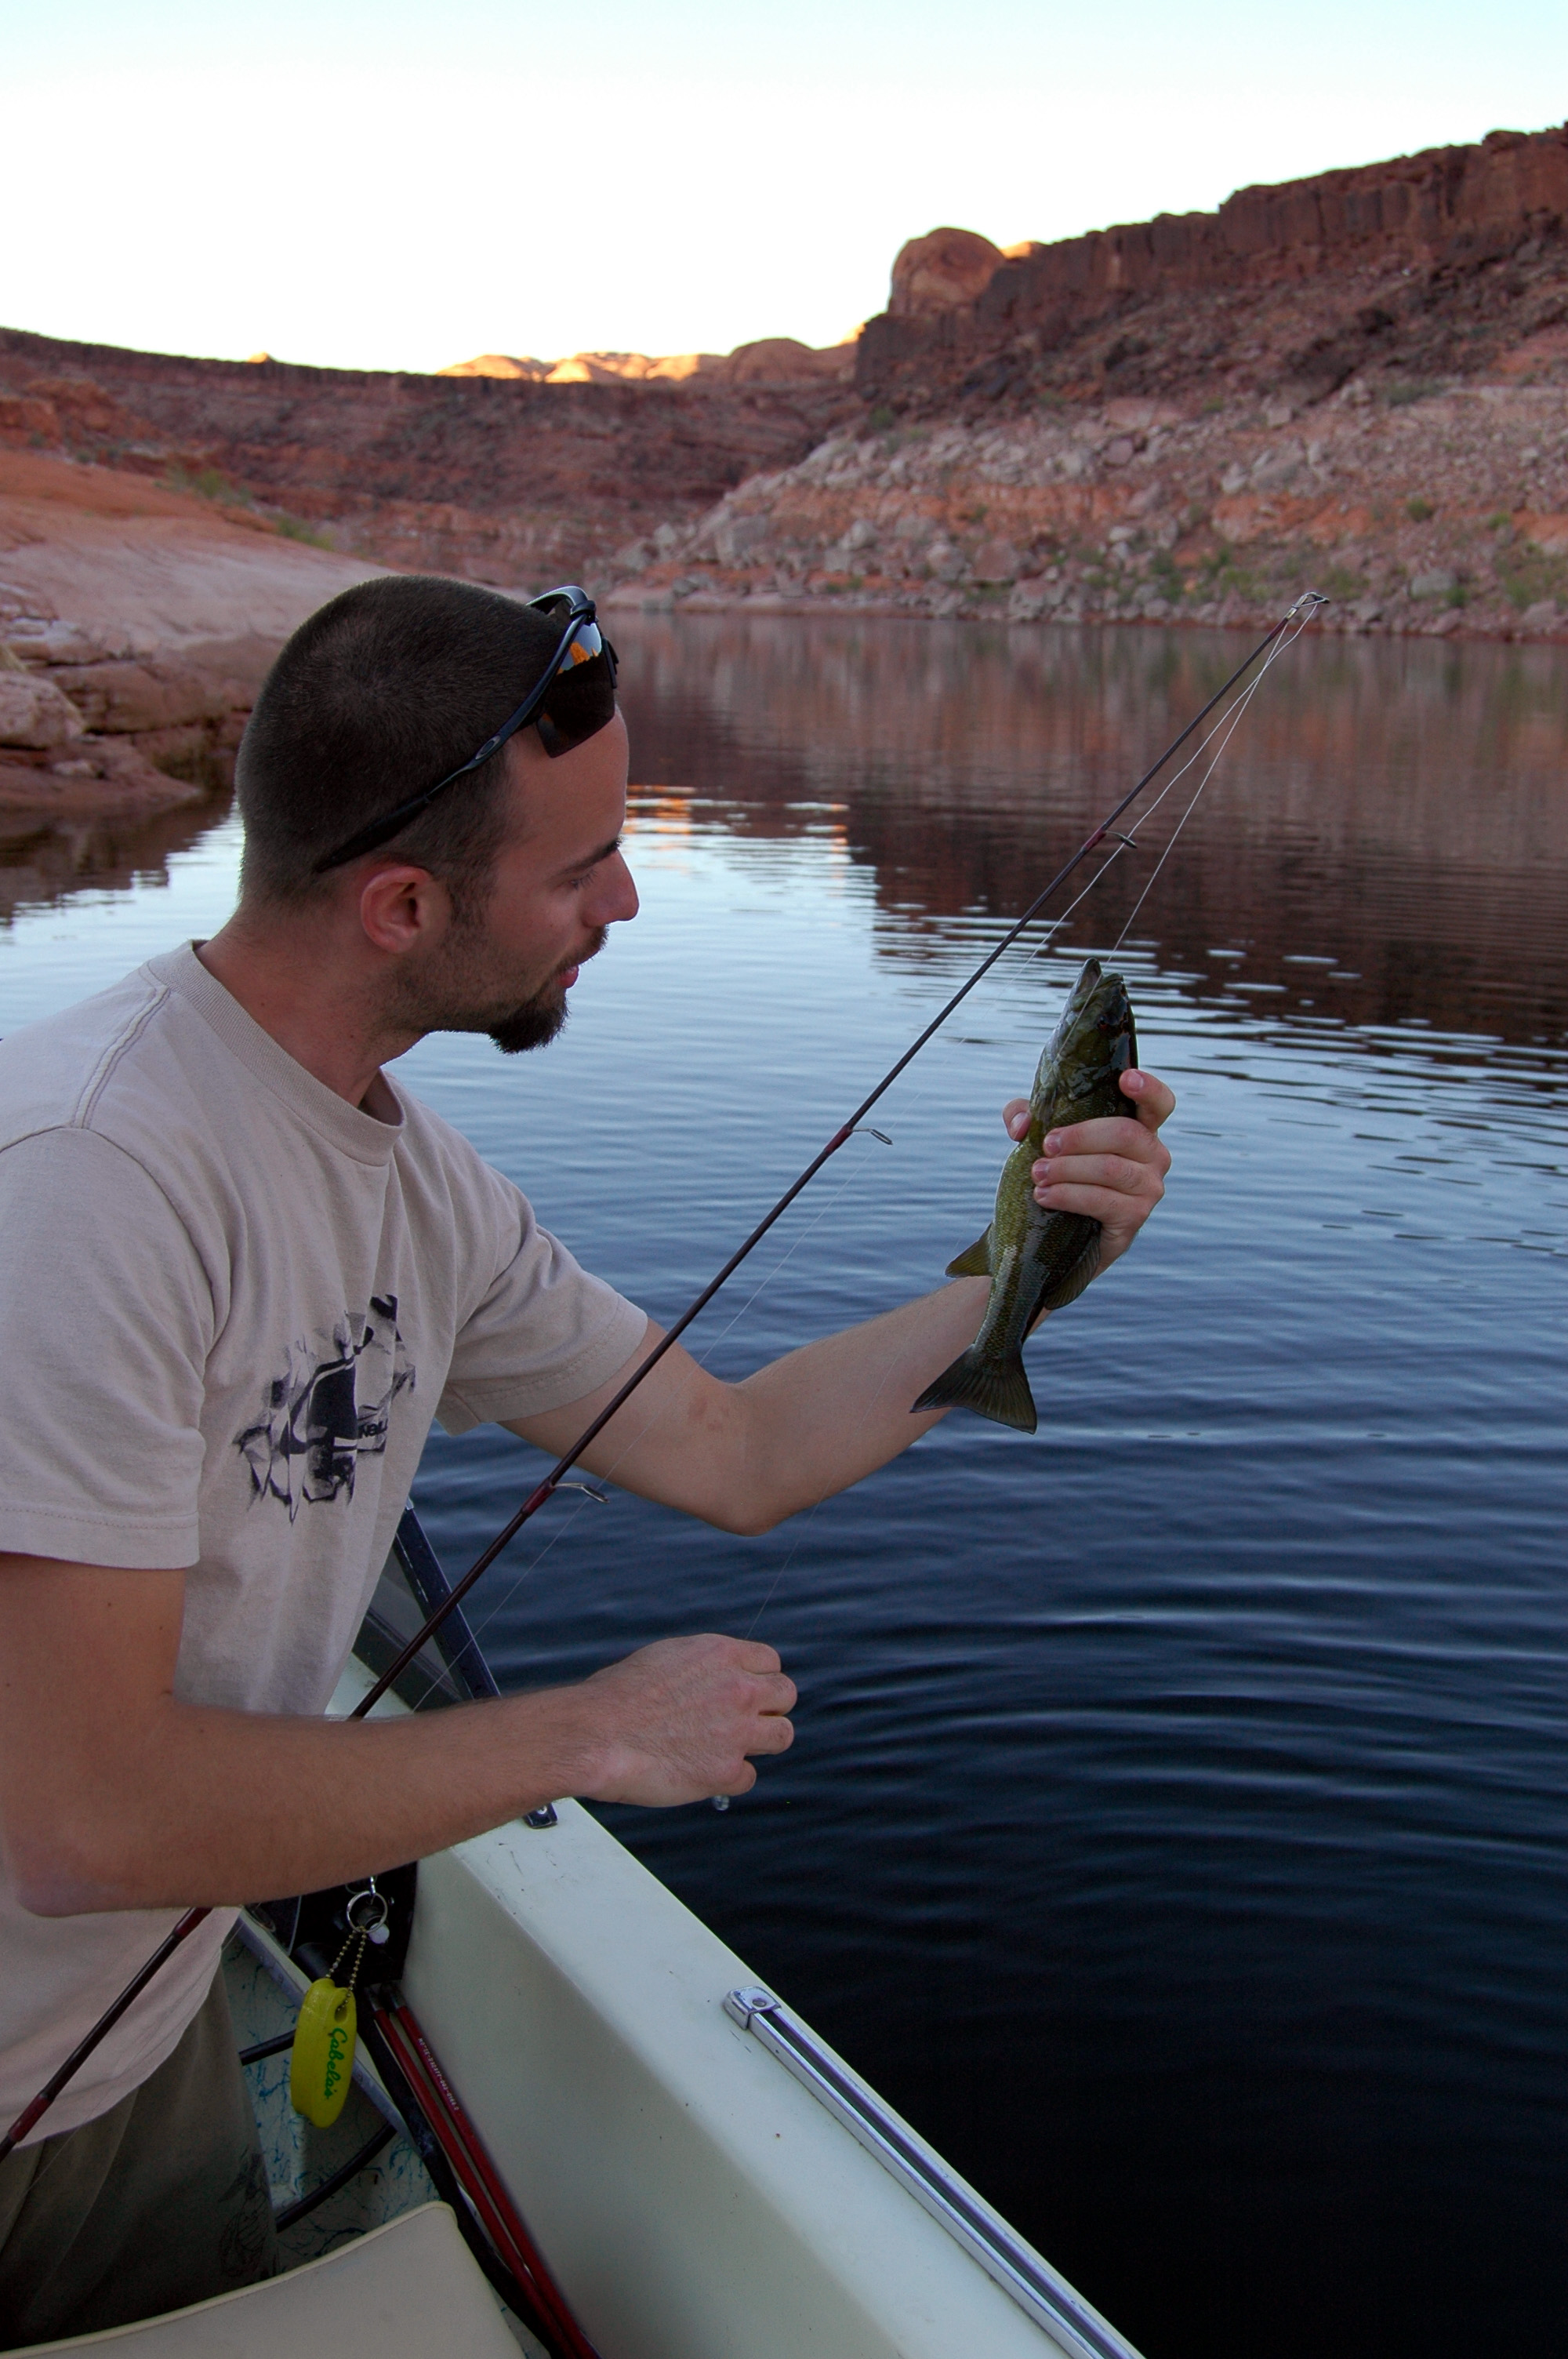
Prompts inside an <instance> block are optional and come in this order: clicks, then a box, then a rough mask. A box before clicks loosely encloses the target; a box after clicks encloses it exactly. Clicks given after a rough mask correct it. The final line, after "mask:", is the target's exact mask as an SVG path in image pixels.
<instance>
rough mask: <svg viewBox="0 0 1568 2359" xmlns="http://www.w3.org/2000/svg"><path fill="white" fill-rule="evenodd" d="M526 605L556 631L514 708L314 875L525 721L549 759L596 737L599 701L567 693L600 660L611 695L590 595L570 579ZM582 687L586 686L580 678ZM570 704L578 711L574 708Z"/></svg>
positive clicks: (405, 817)
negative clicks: (473, 750) (476, 745)
mask: <svg viewBox="0 0 1568 2359" xmlns="http://www.w3.org/2000/svg"><path fill="white" fill-rule="evenodd" d="M527 603H528V604H529V605H530V606H531V607H532V608H533V610H534V612H535V614H549V615H551V616H558V617H559V620H560V624H561V636H560V637H559V639H558V640H557V643H556V649H555V653H554V654H553V655H552V656H551V658H550V659H549V662H548V663H547V664H546V666H545V669H544V670H543V672H542V673H541V674H540V676H539V678H538V679H536V680H535V683H534V686H533V687H532V688H531V689H530V690H528V693H527V695H526V696H525V697H524V700H523V701H522V703H521V704H520V705H519V706H518V707H517V710H516V712H514V713H513V714H511V716H510V717H509V718H508V719H507V720H505V721H503V723H502V724H501V726H500V728H499V729H498V730H496V732H495V733H494V734H493V736H490V737H487V738H486V739H485V741H484V744H483V745H481V747H480V749H479V751H478V753H477V754H473V755H470V757H469V759H468V760H467V761H466V762H462V763H460V764H459V766H458V767H457V768H456V769H455V770H449V771H448V773H447V775H446V777H444V778H438V779H437V781H436V783H435V785H434V786H433V787H427V788H425V790H424V792H423V793H422V794H417V795H411V796H410V797H409V799H408V800H407V801H406V803H399V804H398V806H397V808H396V810H390V811H388V812H387V813H386V814H385V816H384V818H381V819H377V820H372V821H371V823H370V825H369V826H368V827H362V828H361V829H360V830H359V832H358V833H357V834H355V835H351V836H350V837H349V838H348V840H347V842H346V843H340V844H338V845H336V846H335V847H334V848H333V850H332V851H330V852H328V853H323V854H322V856H321V858H320V859H319V860H318V861H317V863H316V864H315V868H314V871H313V873H314V874H315V875H318V876H324V875H326V874H327V872H328V870H329V869H331V868H341V867H342V866H343V864H345V862H347V861H350V860H358V859H360V858H361V856H362V854H363V853H367V852H376V851H379V850H380V848H381V846H382V845H383V844H384V843H391V841H392V839H393V837H394V836H395V835H401V834H402V832H403V830H404V829H405V828H406V826H407V825H408V823H409V821H411V820H416V819H417V818H418V817H419V815H420V813H421V811H425V810H428V809H429V807H430V805H431V804H432V803H433V802H434V801H435V799H436V797H437V796H438V795H443V794H445V793H446V791H447V788H449V787H453V786H456V784H457V782H458V780H459V779H460V778H466V777H469V776H470V773H471V772H473V771H475V770H480V769H482V768H483V767H484V765H485V764H486V763H487V762H488V761H491V760H492V759H493V757H494V756H496V755H497V754H499V753H500V751H501V749H502V747H503V745H505V743H506V741H507V739H508V738H509V737H515V735H516V734H517V732H518V731H519V730H520V729H526V728H527V726H528V724H529V723H530V722H532V723H533V724H534V726H535V729H536V730H537V732H538V736H539V743H540V744H541V745H543V747H544V749H545V751H546V754H547V755H548V756H550V759H551V760H552V761H555V760H557V759H558V758H559V756H561V755H562V754H569V753H570V752H571V750H572V748H573V746H574V745H583V744H585V743H586V741H587V740H588V739H589V737H593V736H597V735H598V734H599V732H600V729H602V728H604V727H605V725H606V723H607V722H608V720H609V717H610V716H609V715H608V714H607V713H606V712H604V711H603V710H602V701H601V699H600V698H598V697H583V696H582V695H581V694H580V691H579V693H576V694H574V693H573V688H574V687H575V686H576V684H577V681H578V679H579V667H581V666H582V665H585V664H591V663H601V664H602V665H603V666H604V667H605V669H606V671H607V672H608V675H609V678H608V686H609V689H610V691H611V695H613V694H614V690H615V669H616V667H615V650H614V648H613V647H611V644H610V641H609V640H608V639H607V638H606V637H605V636H604V634H603V632H602V631H601V630H600V627H599V625H598V623H597V622H596V620H595V619H594V611H595V610H594V603H593V600H592V599H591V598H590V597H589V594H588V592H587V591H586V590H579V588H578V587H577V585H576V584H575V583H572V582H568V583H567V584H566V585H565V586H564V587H563V588H561V589H559V590H546V592H544V594H543V596H542V597H538V598H530V599H529V600H528V602H527ZM600 677H601V678H602V675H600ZM568 683H569V684H570V685H568ZM582 685H583V686H586V685H587V682H586V678H584V679H583V680H582ZM563 689H564V690H565V693H563V692H562V691H563ZM553 701H554V702H556V703H557V709H556V710H555V711H554V712H552V711H551V709H550V708H551V705H552V702H553ZM574 707H577V708H578V709H577V710H574V709H573V708H574Z"/></svg>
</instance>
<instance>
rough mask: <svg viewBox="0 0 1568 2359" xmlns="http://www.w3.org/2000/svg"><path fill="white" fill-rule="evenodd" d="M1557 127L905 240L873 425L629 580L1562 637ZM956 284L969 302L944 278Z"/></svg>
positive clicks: (1566, 460)
mask: <svg viewBox="0 0 1568 2359" xmlns="http://www.w3.org/2000/svg"><path fill="white" fill-rule="evenodd" d="M1565 222H1568V130H1563V131H1552V132H1546V133H1540V134H1536V135H1532V136H1525V135H1521V134H1513V133H1498V134H1494V135H1493V136H1492V137H1491V138H1489V139H1488V140H1487V141H1486V142H1485V143H1484V144H1483V145H1482V146H1481V147H1474V148H1459V149H1444V150H1441V151H1438V152H1436V153H1435V154H1433V155H1428V156H1420V157H1412V158H1400V159H1399V160H1397V161H1396V162H1394V163H1392V164H1387V165H1376V166H1370V167H1368V168H1366V169H1365V170H1363V171H1357V172H1344V173H1330V174H1326V175H1325V176H1323V177H1322V179H1317V180H1310V181H1302V182H1297V183H1293V184H1291V185H1288V186H1286V187H1283V188H1281V189H1275V190H1243V191H1241V192H1240V194H1239V195H1238V196H1237V197H1234V198H1232V199H1230V200H1229V201H1228V202H1227V204H1226V205H1224V206H1222V207H1221V208H1220V209H1219V212H1217V213H1215V214H1192V215H1187V216H1184V217H1182V218H1181V219H1180V220H1176V221H1172V220H1169V219H1166V220H1162V221H1158V222H1154V223H1141V224H1137V225H1135V226H1134V227H1131V228H1127V229H1119V230H1111V231H1107V232H1104V233H1101V234H1097V235H1095V236H1091V237H1087V238H1076V239H1069V240H1066V241H1065V242H1063V243H1062V244H1059V245H1028V246H1023V247H1017V248H1014V249H1012V251H1011V254H1003V253H1002V252H1001V251H1000V249H999V248H997V247H994V246H992V245H989V241H987V240H985V239H981V238H976V237H972V236H970V235H968V234H967V233H962V232H956V231H936V232H934V233H933V234H932V235H931V237H930V238H928V239H916V240H914V242H913V243H912V244H911V245H907V246H905V247H904V248H903V252H902V253H901V254H900V255H899V258H898V261H897V263H896V264H895V266H894V271H893V288H892V299H891V301H890V305H889V309H888V311H887V312H886V313H885V314H883V315H882V316H881V318H879V319H876V320H872V321H869V322H868V323H867V326H866V328H865V329H864V331H863V332H862V335H861V339H860V346H859V353H858V362H857V367H858V375H859V383H860V391H861V394H862V397H863V398H864V399H865V401H866V403H867V411H866V419H865V423H864V424H863V425H862V426H861V427H860V429H859V430H854V429H840V430H839V431H838V433H837V434H836V435H834V436H832V437H830V438H829V439H828V440H827V442H825V443H824V444H823V445H822V446H821V448H820V449H818V450H817V451H814V452H813V453H812V454H811V455H810V456H809V457H808V458H807V459H806V460H805V461H803V462H800V463H799V464H797V465H796V466H795V467H793V468H789V469H784V470H780V471H778V472H776V473H773V474H770V475H768V476H766V477H759V478H757V479H755V480H753V481H752V483H750V484H742V485H741V486H739V487H738V488H737V490H736V491H734V492H733V493H731V494H730V495H727V497H726V498H725V499H724V500H723V501H721V502H719V504H718V505H717V506H715V508H714V509H713V511H712V512H711V514H710V515H709V516H708V517H707V518H705V519H704V520H703V522H702V523H701V524H700V525H699V526H698V527H697V529H696V530H695V531H693V532H692V533H691V534H690V535H689V536H688V538H687V539H686V540H685V541H683V542H681V543H680V544H678V545H671V546H669V547H667V548H665V549H661V550H660V551H659V552H658V561H657V562H654V563H651V564H650V565H649V566H648V567H647V568H646V569H645V571H644V572H643V575H642V577H641V578H640V580H639V581H638V582H636V583H634V584H629V585H627V586H626V587H624V588H623V589H622V591H620V592H618V593H617V594H618V595H620V596H621V597H622V598H623V599H625V600H626V601H628V602H636V601H640V602H641V603H644V604H653V605H655V606H656V605H664V604H676V605H679V604H682V603H687V602H695V603H697V604H699V605H701V604H719V605H722V604H727V603H734V602H735V601H736V600H737V599H739V598H741V597H749V598H751V599H760V600H762V601H763V602H765V603H773V604H775V605H783V606H785V607H790V608H795V607H806V606H810V605H813V604H816V603H820V602H824V601H826V602H829V603H832V604H834V605H838V606H844V605H849V606H857V605H859V606H860V607H863V608H877V609H879V610H880V611H884V612H895V613H914V614H946V615H973V614H993V613H994V614H998V615H1001V614H1006V615H1008V616H1010V617H1011V618H1012V619H1013V620H1016V621H1027V620H1038V619H1052V618H1054V619H1057V620H1062V621H1068V622H1076V621H1086V620H1091V619H1094V620H1108V619H1122V620H1142V621H1155V622H1167V621H1173V620H1178V619H1183V620H1199V621H1203V622H1207V623H1215V622H1225V623H1243V622H1245V623H1252V622H1255V621H1262V620H1264V619H1272V618H1273V617H1274V616H1275V615H1276V614H1278V613H1279V612H1280V610H1281V605H1282V604H1283V603H1288V597H1289V595H1293V594H1294V592H1296V591H1297V590H1299V589H1301V588H1303V587H1305V586H1307V585H1308V584H1309V583H1314V584H1315V585H1317V586H1320V587H1322V588H1324V589H1325V590H1327V591H1329V592H1332V593H1333V595H1334V596H1335V599H1336V608H1335V611H1334V615H1333V625H1334V626H1337V627H1340V628H1349V629H1354V630H1361V631H1378V632H1381V631H1420V632H1423V633H1437V634H1445V633H1452V632H1456V631H1464V632H1481V633H1486V634H1491V635H1506V636H1526V637H1530V636H1537V637H1539V636H1560V635H1564V634H1568V243H1565V236H1564V225H1565ZM966 288H968V291H967V292H966V291H965V290H966Z"/></svg>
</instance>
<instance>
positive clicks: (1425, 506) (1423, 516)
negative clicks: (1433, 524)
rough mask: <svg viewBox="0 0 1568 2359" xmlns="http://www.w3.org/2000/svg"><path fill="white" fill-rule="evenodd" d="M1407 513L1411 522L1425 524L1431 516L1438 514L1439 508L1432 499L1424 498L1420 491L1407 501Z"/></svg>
mask: <svg viewBox="0 0 1568 2359" xmlns="http://www.w3.org/2000/svg"><path fill="white" fill-rule="evenodd" d="M1405 514H1406V516H1409V518H1410V520H1411V524H1425V523H1426V522H1427V521H1428V520H1429V518H1431V517H1432V516H1435V515H1436V514H1437V510H1436V509H1435V508H1434V507H1433V505H1432V502H1431V501H1430V500H1423V499H1422V496H1421V494H1420V493H1419V492H1418V493H1417V494H1416V495H1415V497H1414V498H1413V499H1411V500H1407V501H1406V502H1405Z"/></svg>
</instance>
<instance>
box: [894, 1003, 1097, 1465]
mask: <svg viewBox="0 0 1568 2359" xmlns="http://www.w3.org/2000/svg"><path fill="white" fill-rule="evenodd" d="M1137 1061H1138V1038H1137V1032H1136V1029H1135V1027H1134V1025H1133V1020H1132V1007H1131V1004H1130V1001H1129V999H1128V996H1127V986H1126V984H1124V983H1123V981H1122V979H1121V977H1120V975H1119V974H1107V973H1105V972H1104V971H1103V969H1102V968H1101V966H1100V963H1099V961H1098V959H1090V960H1088V961H1087V963H1086V964H1085V967H1084V970H1083V973H1081V974H1080V975H1079V977H1078V980H1077V982H1076V984H1075V985H1074V987H1073V991H1072V995H1071V996H1070V997H1069V999H1068V1001H1067V1005H1066V1006H1065V1009H1064V1010H1063V1014H1062V1020H1061V1022H1060V1023H1059V1024H1058V1025H1057V1027H1056V1029H1055V1031H1054V1033H1053V1034H1052V1036H1051V1038H1050V1039H1049V1040H1048V1041H1047V1042H1046V1044H1045V1047H1044V1050H1043V1052H1042V1054H1041V1058H1040V1065H1039V1070H1038V1071H1036V1073H1035V1076H1034V1086H1033V1090H1032V1091H1031V1092H1030V1097H1029V1128H1028V1130H1027V1131H1026V1132H1025V1133H1024V1135H1023V1136H1022V1138H1021V1139H1020V1140H1019V1142H1018V1144H1017V1146H1016V1147H1014V1148H1013V1149H1012V1152H1011V1154H1010V1155H1009V1157H1008V1158H1007V1160H1006V1162H1005V1163H1004V1164H1003V1165H1002V1169H1001V1178H1000V1180H999V1182H998V1184H997V1191H996V1210H995V1212H993V1214H992V1216H991V1220H990V1224H989V1227H988V1228H987V1229H986V1230H985V1232H984V1234H982V1235H981V1236H979V1238H977V1239H976V1241H975V1243H974V1244H973V1245H971V1246H970V1247H969V1248H968V1252H967V1253H962V1254H960V1255H959V1256H958V1257H957V1260H956V1261H951V1262H949V1263H948V1265H947V1275H948V1277H989V1279H990V1282H991V1290H990V1299H989V1301H988V1302H987V1304H986V1315H985V1319H984V1321H983V1322H982V1324H981V1327H980V1332H979V1334H978V1335H977V1336H976V1338H975V1340H974V1342H973V1343H971V1344H970V1346H969V1348H968V1351H967V1352H963V1353H960V1354H959V1356H958V1357H957V1359H956V1360H955V1361H954V1362H953V1364H952V1365H951V1366H950V1367H947V1368H945V1369H944V1370H943V1372H942V1374H941V1375H939V1376H938V1377H937V1379H936V1381H935V1384H933V1385H928V1386H926V1388H925V1391H924V1392H923V1393H922V1394H921V1396H920V1398H919V1399H918V1400H917V1401H916V1402H915V1403H914V1412H912V1413H918V1412H919V1411H921V1410H924V1409H932V1408H972V1409H974V1410H975V1411H976V1412H977V1414H978V1415H979V1416H980V1417H989V1418H990V1419H992V1420H993V1421H994V1422H995V1423H996V1424H998V1425H1011V1426H1015V1427H1016V1428H1017V1429H1018V1430H1019V1431H1020V1432H1022V1433H1033V1431H1034V1430H1035V1428H1036V1426H1037V1424H1038V1422H1039V1419H1038V1418H1037V1416H1036V1414H1035V1408H1034V1396H1033V1393H1032V1392H1031V1391H1030V1388H1029V1378H1028V1376H1027V1375H1026V1374H1025V1372H1024V1366H1023V1342H1024V1338H1025V1336H1026V1335H1028V1333H1029V1332H1030V1330H1031V1329H1032V1328H1033V1325H1034V1323H1035V1321H1037V1320H1038V1319H1042V1318H1044V1315H1045V1313H1046V1312H1047V1311H1048V1310H1061V1309H1062V1308H1063V1307H1064V1306H1065V1304H1066V1303H1069V1302H1073V1301H1075V1300H1076V1299H1077V1297H1078V1296H1079V1295H1080V1294H1081V1293H1082V1292H1083V1290H1084V1288H1085V1287H1086V1286H1087V1284H1088V1282H1089V1280H1090V1278H1091V1277H1093V1276H1094V1274H1095V1271H1096V1270H1097V1269H1098V1266H1099V1233H1100V1224H1099V1223H1098V1221H1091V1220H1088V1219H1087V1218H1086V1217H1085V1216H1084V1215H1083V1214H1082V1213H1080V1212H1048V1211H1047V1210H1046V1209H1045V1208H1044V1206H1043V1205H1040V1204H1037V1203H1036V1202H1035V1201H1034V1182H1033V1178H1032V1176H1031V1174H1032V1171H1033V1166H1034V1165H1035V1164H1036V1163H1037V1162H1038V1161H1039V1159H1040V1153H1041V1147H1042V1143H1043V1141H1044V1137H1045V1135H1046V1133H1047V1132H1048V1131H1052V1130H1057V1129H1065V1128H1066V1126H1067V1125H1069V1124H1070V1123H1078V1122H1092V1121H1094V1120H1095V1119H1097V1118H1098V1116H1099V1115H1102V1114H1126V1113H1128V1112H1129V1111H1130V1109H1129V1106H1128V1103H1127V1100H1126V1098H1125V1097H1124V1096H1123V1095H1122V1093H1121V1088H1120V1080H1121V1076H1122V1074H1123V1073H1125V1072H1126V1071H1128V1070H1129V1069H1130V1067H1131V1066H1133V1065H1135V1064H1136V1063H1137Z"/></svg>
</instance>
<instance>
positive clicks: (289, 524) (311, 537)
mask: <svg viewBox="0 0 1568 2359" xmlns="http://www.w3.org/2000/svg"><path fill="white" fill-rule="evenodd" d="M277 528H278V530H279V532H280V533H282V535H283V537H284V538H285V540H302V541H304V542H306V544H307V545H308V547H309V548H311V549H330V548H331V547H332V536H331V534H330V532H324V531H323V530H322V528H321V527H320V526H319V524H307V523H306V522H305V519H304V518H303V516H279V517H278V518H277Z"/></svg>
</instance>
